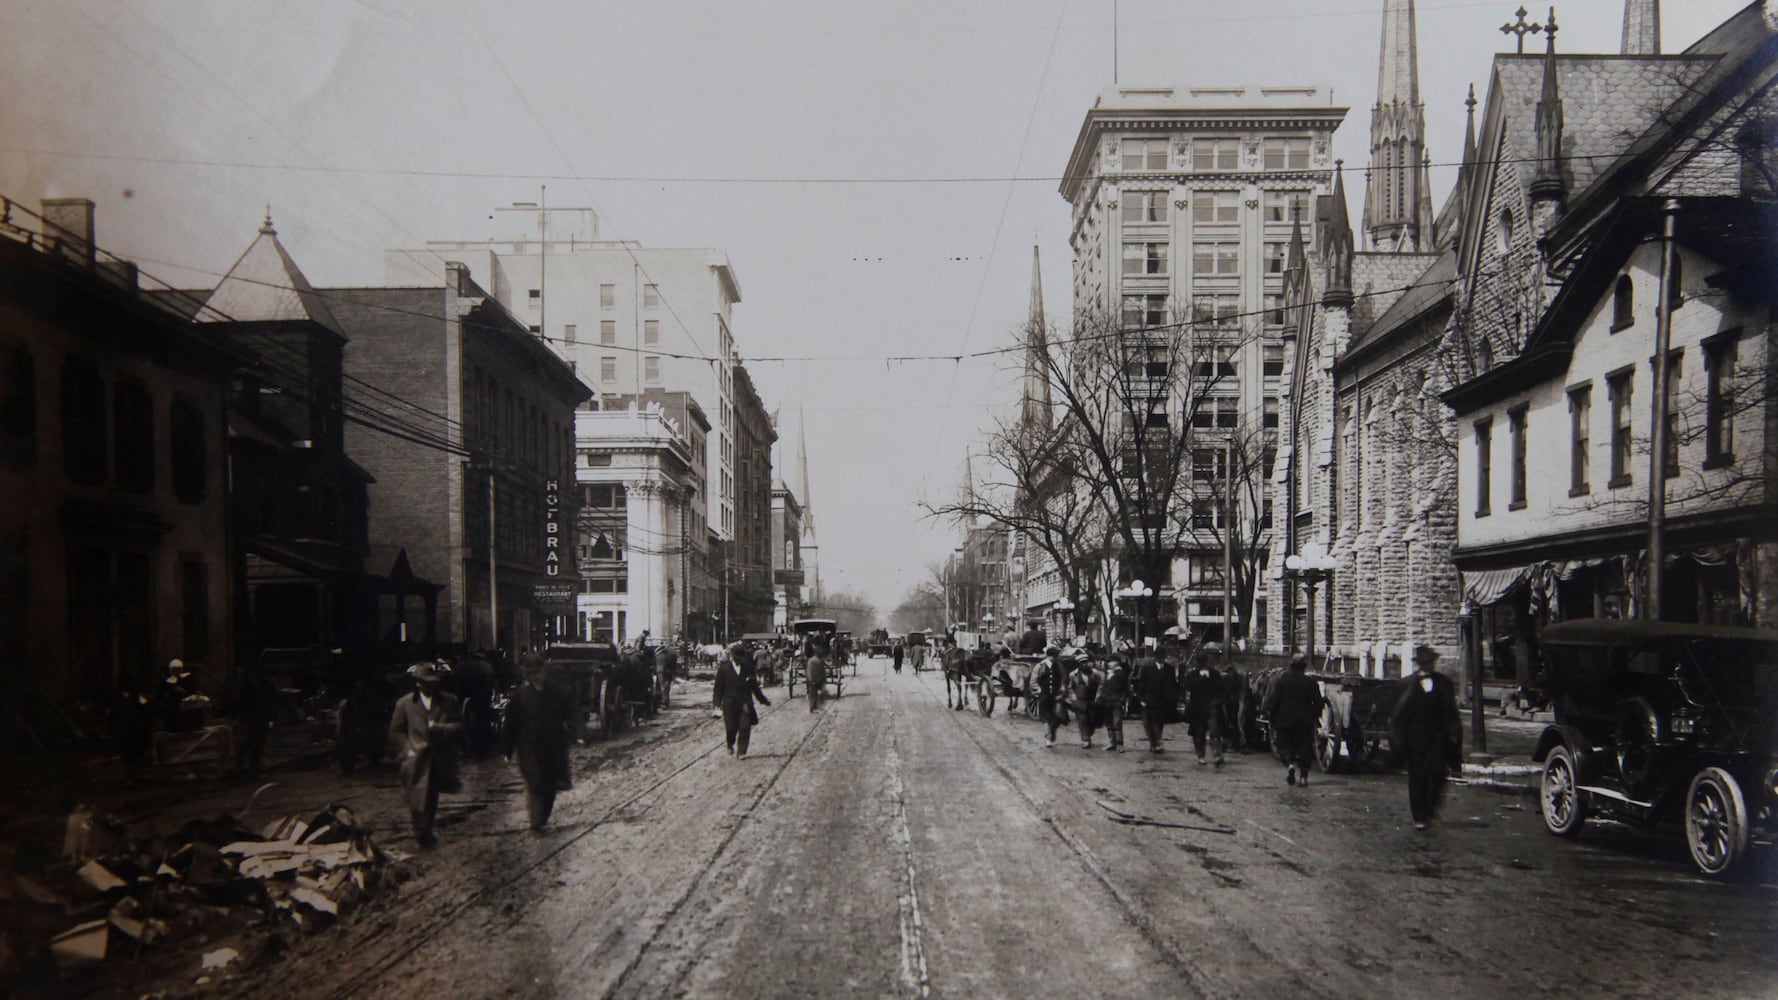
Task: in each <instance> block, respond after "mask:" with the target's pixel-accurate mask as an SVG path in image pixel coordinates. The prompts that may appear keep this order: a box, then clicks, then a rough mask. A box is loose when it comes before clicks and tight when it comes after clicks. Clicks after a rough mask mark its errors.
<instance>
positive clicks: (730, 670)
mask: <svg viewBox="0 0 1778 1000" xmlns="http://www.w3.org/2000/svg"><path fill="white" fill-rule="evenodd" d="M710 697H711V700H712V701H713V702H714V703H715V705H716V707H717V708H719V709H721V710H722V728H723V734H724V736H725V737H726V738H727V740H728V749H729V753H731V754H733V755H734V756H735V757H736V759H743V758H745V757H746V756H747V744H748V742H749V741H750V740H751V739H752V737H753V727H754V724H756V723H757V722H759V713H758V712H757V711H756V710H755V709H754V707H753V703H754V702H755V701H757V702H759V703H760V704H761V705H770V704H771V703H772V702H771V699H769V698H767V697H766V693H765V692H764V691H762V690H760V687H759V675H758V673H757V672H756V671H755V668H754V665H753V659H752V657H750V656H748V655H747V647H746V644H745V643H740V642H737V643H735V644H734V645H733V646H731V647H730V648H729V662H727V663H725V664H722V665H720V666H718V667H717V668H716V685H715V687H713V688H712V689H711V692H710Z"/></svg>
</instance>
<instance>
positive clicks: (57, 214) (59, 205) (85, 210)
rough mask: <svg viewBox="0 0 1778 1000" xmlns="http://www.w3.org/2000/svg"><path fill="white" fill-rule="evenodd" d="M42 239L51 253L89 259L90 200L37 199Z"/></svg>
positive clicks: (91, 243) (90, 254)
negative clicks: (40, 216)
mask: <svg viewBox="0 0 1778 1000" xmlns="http://www.w3.org/2000/svg"><path fill="white" fill-rule="evenodd" d="M40 207H41V212H42V215H43V239H44V242H45V243H47V244H48V245H49V249H50V251H51V252H52V253H59V254H61V255H62V256H64V257H67V258H69V259H70V260H79V261H85V262H86V263H88V264H91V263H92V262H93V254H94V251H93V202H92V199H90V198H45V199H43V201H42V202H41V203H40Z"/></svg>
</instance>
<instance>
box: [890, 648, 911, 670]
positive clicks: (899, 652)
mask: <svg viewBox="0 0 1778 1000" xmlns="http://www.w3.org/2000/svg"><path fill="white" fill-rule="evenodd" d="M906 652H907V650H906V649H904V648H903V647H902V645H901V643H899V642H898V643H896V644H895V645H894V646H893V647H892V648H891V649H890V650H889V657H890V660H891V661H892V662H893V663H894V664H895V672H896V673H898V674H899V673H901V658H902V656H903V654H905V653H906Z"/></svg>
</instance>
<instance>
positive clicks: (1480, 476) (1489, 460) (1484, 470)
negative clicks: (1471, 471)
mask: <svg viewBox="0 0 1778 1000" xmlns="http://www.w3.org/2000/svg"><path fill="white" fill-rule="evenodd" d="M1493 477H1494V420H1493V418H1492V417H1490V418H1487V419H1483V420H1478V421H1476V422H1475V516H1477V517H1487V516H1488V495H1489V482H1488V481H1489V480H1490V479H1492V478H1493Z"/></svg>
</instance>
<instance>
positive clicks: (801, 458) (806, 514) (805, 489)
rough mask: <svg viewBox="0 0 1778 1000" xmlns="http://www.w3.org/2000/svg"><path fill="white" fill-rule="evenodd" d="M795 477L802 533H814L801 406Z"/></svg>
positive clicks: (797, 428)
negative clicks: (801, 512) (799, 503)
mask: <svg viewBox="0 0 1778 1000" xmlns="http://www.w3.org/2000/svg"><path fill="white" fill-rule="evenodd" d="M796 478H797V483H796V485H797V487H798V491H797V492H798V496H797V499H798V500H801V501H802V503H803V535H804V536H805V537H807V536H812V535H814V533H815V501H814V500H813V499H812V498H811V497H810V496H809V426H808V422H807V421H805V420H803V408H802V407H801V406H798V407H797V408H796Z"/></svg>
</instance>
